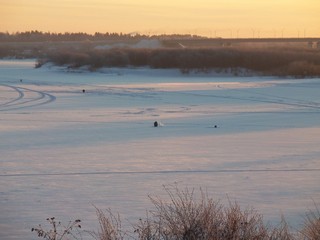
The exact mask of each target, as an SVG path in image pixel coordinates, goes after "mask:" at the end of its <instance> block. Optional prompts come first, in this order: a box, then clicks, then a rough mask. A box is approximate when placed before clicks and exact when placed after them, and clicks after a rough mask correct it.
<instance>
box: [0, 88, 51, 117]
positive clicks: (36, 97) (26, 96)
mask: <svg viewBox="0 0 320 240" xmlns="http://www.w3.org/2000/svg"><path fill="white" fill-rule="evenodd" d="M0 86H2V87H4V88H9V89H11V90H13V91H14V92H15V93H16V97H15V98H12V99H10V98H8V100H7V101H5V102H3V103H1V102H0V111H2V112H4V111H11V110H20V109H25V108H30V107H35V106H40V105H44V104H48V103H51V102H54V101H55V100H56V97H55V96H53V95H51V94H49V93H45V92H42V91H37V90H33V89H30V88H25V87H16V86H12V85H7V84H2V83H1V84H0Z"/></svg>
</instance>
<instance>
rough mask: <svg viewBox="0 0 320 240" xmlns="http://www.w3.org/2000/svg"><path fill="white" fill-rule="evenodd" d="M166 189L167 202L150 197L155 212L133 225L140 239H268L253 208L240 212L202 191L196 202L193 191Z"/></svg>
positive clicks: (264, 228) (265, 230)
mask: <svg viewBox="0 0 320 240" xmlns="http://www.w3.org/2000/svg"><path fill="white" fill-rule="evenodd" d="M165 190H166V192H167V194H168V195H169V198H170V201H169V202H165V201H164V200H162V199H161V198H159V197H150V200H151V201H152V203H153V205H154V206H155V210H154V211H150V214H151V217H149V216H147V218H146V219H145V220H140V222H139V224H137V225H136V226H135V232H136V233H138V237H139V239H141V240H145V239H181V240H182V239H185V240H201V239H203V240H204V239H215V240H220V239H221V240H225V239H232V240H240V239H243V240H251V239H252V240H256V239H271V238H269V230H268V229H267V227H265V225H264V224H263V220H262V216H261V215H259V214H257V213H256V212H255V211H254V210H252V209H247V210H244V211H242V210H241V209H240V206H239V205H238V204H237V203H231V202H230V203H229V206H228V207H223V205H221V204H220V203H219V202H217V201H213V200H212V199H211V198H208V196H207V194H206V193H204V192H203V191H200V192H201V195H200V198H199V199H197V198H196V197H195V194H194V190H189V189H187V188H186V189H184V190H179V189H178V188H176V187H175V188H167V187H165Z"/></svg>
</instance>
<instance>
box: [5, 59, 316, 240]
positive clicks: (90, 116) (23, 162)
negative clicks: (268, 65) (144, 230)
mask: <svg viewBox="0 0 320 240" xmlns="http://www.w3.org/2000/svg"><path fill="white" fill-rule="evenodd" d="M319 89H320V79H303V80H301V79H300V80H296V79H278V78H259V77H232V76H217V75H216V76H214V75H210V74H209V75H196V74H191V75H181V74H180V73H179V71H178V70H150V69H109V70H104V71H103V72H97V73H90V72H86V71H80V70H79V71H68V70H67V69H65V68H61V67H50V66H44V67H42V68H40V69H34V61H32V60H19V61H18V60H1V61H0V204H1V205H0V239H24V240H25V239H27V240H28V239H35V238H36V235H35V234H34V233H31V231H30V229H31V228H32V227H35V226H37V225H38V224H39V223H45V219H46V218H47V217H53V216H54V217H56V218H57V219H58V220H62V221H65V222H67V221H69V220H74V219H78V218H79V219H81V220H82V221H83V224H82V225H83V227H84V228H85V229H86V230H96V227H97V225H98V222H97V218H96V216H95V209H94V207H93V205H95V206H97V207H98V208H101V209H107V208H111V209H112V210H113V211H114V212H119V213H120V214H121V216H122V217H123V218H122V219H128V220H129V221H131V222H135V221H136V220H137V219H138V218H139V217H144V216H145V210H146V209H150V207H151V203H150V201H149V199H148V195H150V194H151V195H153V196H154V195H159V196H161V195H163V194H164V191H163V189H162V185H164V184H165V185H168V184H174V183H178V186H180V187H182V188H183V187H185V186H188V187H191V188H192V187H195V188H199V187H202V188H204V189H207V191H208V194H209V196H210V197H212V198H214V199H217V200H218V199H220V200H221V201H222V202H227V201H228V200H227V199H228V198H229V199H231V200H236V201H238V202H239V203H240V204H241V205H242V206H244V207H246V206H253V207H254V208H255V209H257V210H258V211H259V212H260V213H262V214H264V219H265V220H266V221H271V222H272V223H276V222H277V221H278V220H280V215H281V214H284V216H285V217H286V218H287V220H288V222H289V223H290V224H291V225H292V226H294V227H299V224H301V223H302V216H303V214H304V212H305V211H307V210H308V209H313V207H314V206H313V204H314V203H313V201H314V202H316V203H320V184H319V183H320V94H319ZM82 90H85V93H83V91H82ZM155 120H157V121H160V122H161V125H162V126H161V127H158V128H154V127H153V122H154V121H155ZM215 125H216V126H217V128H215V127H214V126H215ZM165 197H166V196H165V195H164V196H163V198H165ZM123 224H124V225H125V224H127V221H126V220H125V222H124V223H123Z"/></svg>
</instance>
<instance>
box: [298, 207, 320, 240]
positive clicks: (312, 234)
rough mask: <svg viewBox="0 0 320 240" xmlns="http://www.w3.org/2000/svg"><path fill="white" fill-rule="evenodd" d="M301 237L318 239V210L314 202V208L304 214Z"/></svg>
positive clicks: (319, 214)
mask: <svg viewBox="0 0 320 240" xmlns="http://www.w3.org/2000/svg"><path fill="white" fill-rule="evenodd" d="M300 234H301V239H304V240H319V239H320V210H319V208H318V207H317V206H316V204H315V210H313V211H311V210H310V211H308V212H307V213H306V216H305V221H304V227H303V229H302V230H301V231H300Z"/></svg>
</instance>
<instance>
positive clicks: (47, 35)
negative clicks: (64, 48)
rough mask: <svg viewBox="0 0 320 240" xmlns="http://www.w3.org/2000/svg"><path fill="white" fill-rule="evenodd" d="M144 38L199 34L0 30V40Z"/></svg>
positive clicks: (174, 37)
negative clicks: (10, 31) (14, 31)
mask: <svg viewBox="0 0 320 240" xmlns="http://www.w3.org/2000/svg"><path fill="white" fill-rule="evenodd" d="M146 38H158V39H177V38H178V39H185V38H190V39H199V38H203V37H200V36H195V35H190V34H171V35H166V34H163V35H146V34H140V33H115V32H111V33H110V32H106V33H100V32H96V33H94V34H88V33H84V32H78V33H69V32H66V33H52V32H41V31H37V30H35V31H25V32H16V33H11V34H10V33H8V32H0V42H48V41H52V42H58V41H107V40H113V41H114V40H121V41H123V40H132V39H137V40H140V39H146Z"/></svg>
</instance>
